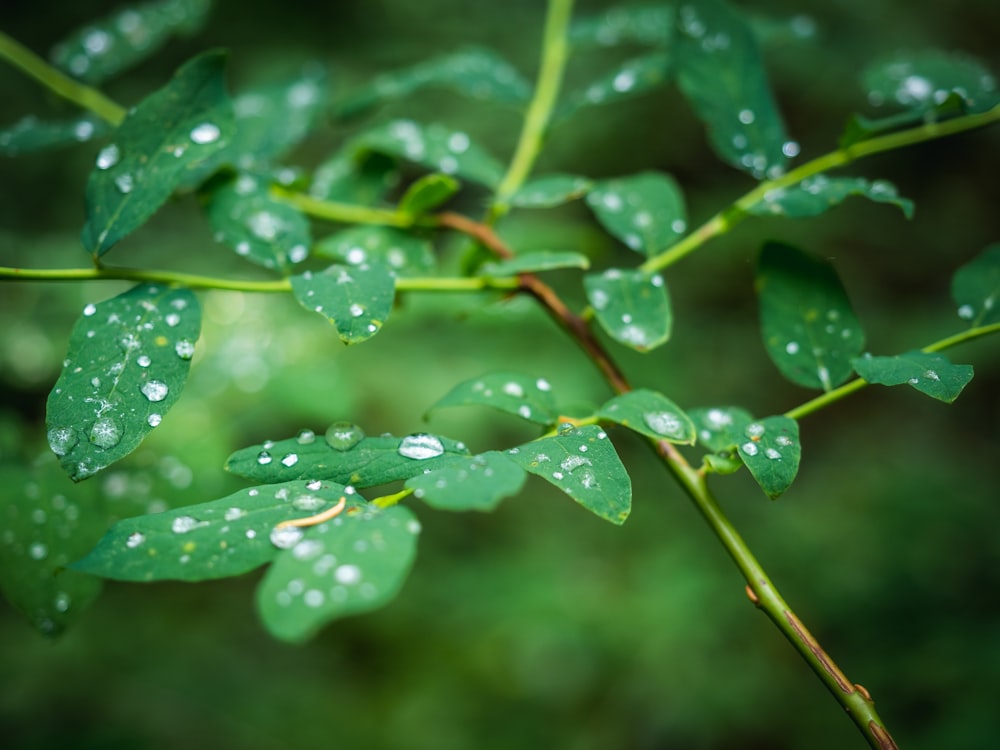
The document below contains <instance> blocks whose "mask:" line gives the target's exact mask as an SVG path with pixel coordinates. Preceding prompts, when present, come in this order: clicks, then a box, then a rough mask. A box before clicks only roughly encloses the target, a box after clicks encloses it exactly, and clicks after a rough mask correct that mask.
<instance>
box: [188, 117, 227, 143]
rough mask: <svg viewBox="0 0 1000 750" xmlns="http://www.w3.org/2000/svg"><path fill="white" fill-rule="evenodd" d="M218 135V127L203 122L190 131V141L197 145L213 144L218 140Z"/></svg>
mask: <svg viewBox="0 0 1000 750" xmlns="http://www.w3.org/2000/svg"><path fill="white" fill-rule="evenodd" d="M220 135H222V131H221V130H219V126H218V125H216V124H214V123H211V122H203V123H201V124H200V125H196V126H195V127H194V128H193V129H192V130H191V140H192V141H193V142H195V143H197V144H199V145H204V144H206V143H214V142H215V141H217V140H219V136H220Z"/></svg>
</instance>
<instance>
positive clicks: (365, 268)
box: [290, 263, 396, 344]
mask: <svg viewBox="0 0 1000 750" xmlns="http://www.w3.org/2000/svg"><path fill="white" fill-rule="evenodd" d="M290 281H291V282H292V293H293V294H294V295H295V299H297V300H298V301H299V304H300V305H302V306H303V307H304V308H306V309H307V310H312V311H314V312H318V313H319V314H320V315H322V316H323V317H324V318H326V319H327V320H329V321H330V322H331V323H333V325H334V327H335V328H336V329H337V335H339V336H340V340H341V341H343V342H344V343H345V344H356V343H358V342H360V341H365V340H366V339H370V338H371V337H372V336H374V335H375V334H376V333H378V332H379V329H381V328H382V326H383V324H384V323H385V321H386V320H387V319H388V317H389V313H390V312H392V302H393V299H394V298H395V295H396V280H395V277H394V276H393V275H392V272H391V271H390V270H389V269H388V268H387V267H386V266H383V265H381V264H379V263H376V264H375V265H367V264H365V265H360V266H330V267H329V268H327V269H326V270H325V271H320V272H317V273H314V272H312V271H306V272H305V273H303V274H301V275H299V276H292V277H291V279H290Z"/></svg>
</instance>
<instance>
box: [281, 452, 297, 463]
mask: <svg viewBox="0 0 1000 750" xmlns="http://www.w3.org/2000/svg"><path fill="white" fill-rule="evenodd" d="M298 462H299V456H298V454H297V453H287V454H285V455H284V456H282V458H281V465H282V466H295V464H297V463H298Z"/></svg>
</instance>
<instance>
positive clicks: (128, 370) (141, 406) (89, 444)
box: [46, 284, 201, 481]
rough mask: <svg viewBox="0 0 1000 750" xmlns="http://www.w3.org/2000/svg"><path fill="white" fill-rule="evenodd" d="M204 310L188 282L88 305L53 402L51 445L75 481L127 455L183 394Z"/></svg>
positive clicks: (49, 410) (141, 288) (49, 422)
mask: <svg viewBox="0 0 1000 750" xmlns="http://www.w3.org/2000/svg"><path fill="white" fill-rule="evenodd" d="M200 330H201V312H200V310H199V309H198V302H197V300H196V299H195V297H194V295H193V294H191V292H189V291H188V290H187V289H169V288H164V287H157V286H153V285H150V284H140V285H139V286H136V287H134V288H132V289H131V290H129V291H127V292H125V293H123V294H120V295H118V296H117V297H114V298H112V299H110V300H107V301H105V302H101V303H99V304H97V305H93V304H91V305H87V306H86V307H85V308H84V309H83V316H82V317H81V318H80V319H79V320H78V321H77V322H76V325H74V326H73V332H72V334H71V335H70V340H69V351H68V352H67V354H66V359H65V361H64V362H63V369H62V372H61V373H60V375H59V379H58V380H57V381H56V384H55V387H54V388H53V389H52V392H51V393H50V394H49V399H48V404H47V406H46V424H47V426H48V439H49V446H50V447H51V448H52V451H53V453H55V454H56V455H57V456H59V460H60V463H62V466H63V469H65V470H66V472H67V473H68V474H69V476H70V478H71V479H73V480H74V481H79V480H81V479H85V478H86V477H89V476H91V475H92V474H96V473H97V472H98V471H100V470H101V469H103V468H104V467H106V466H108V465H109V464H111V463H113V462H115V461H117V460H118V459H120V458H122V457H124V456H127V455H128V454H129V453H131V452H132V451H133V450H135V449H136V448H137V447H138V446H139V443H141V442H142V440H143V438H145V437H146V435H148V434H149V433H150V432H151V431H152V430H153V429H154V428H156V426H157V425H159V424H160V420H161V419H162V418H163V415H164V414H166V413H167V412H168V411H169V410H170V409H171V408H172V407H173V405H174V404H175V403H176V402H177V399H178V398H179V397H180V394H181V390H182V389H183V388H184V383H185V381H186V380H187V374H188V369H189V366H190V363H191V362H190V360H191V357H192V356H193V355H194V342H195V341H196V340H197V339H198V335H199V332H200Z"/></svg>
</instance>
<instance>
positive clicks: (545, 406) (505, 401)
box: [431, 372, 559, 425]
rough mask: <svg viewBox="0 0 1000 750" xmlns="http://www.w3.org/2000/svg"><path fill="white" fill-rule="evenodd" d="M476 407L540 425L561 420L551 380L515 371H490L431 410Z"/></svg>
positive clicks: (445, 397) (448, 394)
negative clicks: (482, 407)
mask: <svg viewBox="0 0 1000 750" xmlns="http://www.w3.org/2000/svg"><path fill="white" fill-rule="evenodd" d="M476 404H478V405H482V406H490V407H492V408H494V409H499V410H500V411H503V412H507V413H508V414H514V415H516V416H519V417H521V418H522V419H526V420H528V421H529V422H534V423H536V424H540V425H552V424H555V423H556V420H558V418H559V413H558V411H557V409H556V403H555V399H554V398H553V397H552V386H551V385H550V384H549V381H547V380H546V379H545V378H535V377H532V376H530V375H522V374H520V373H516V372H491V373H489V374H487V375H483V376H482V377H479V378H475V379H473V380H467V381H465V382H464V383H459V384H458V385H456V386H455V387H454V388H452V389H451V390H450V391H449V392H448V393H447V395H445V396H444V397H443V398H441V399H440V400H439V401H438V402H437V403H436V404H434V406H433V407H431V408H432V409H440V408H441V407H445V406H468V405H476Z"/></svg>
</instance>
